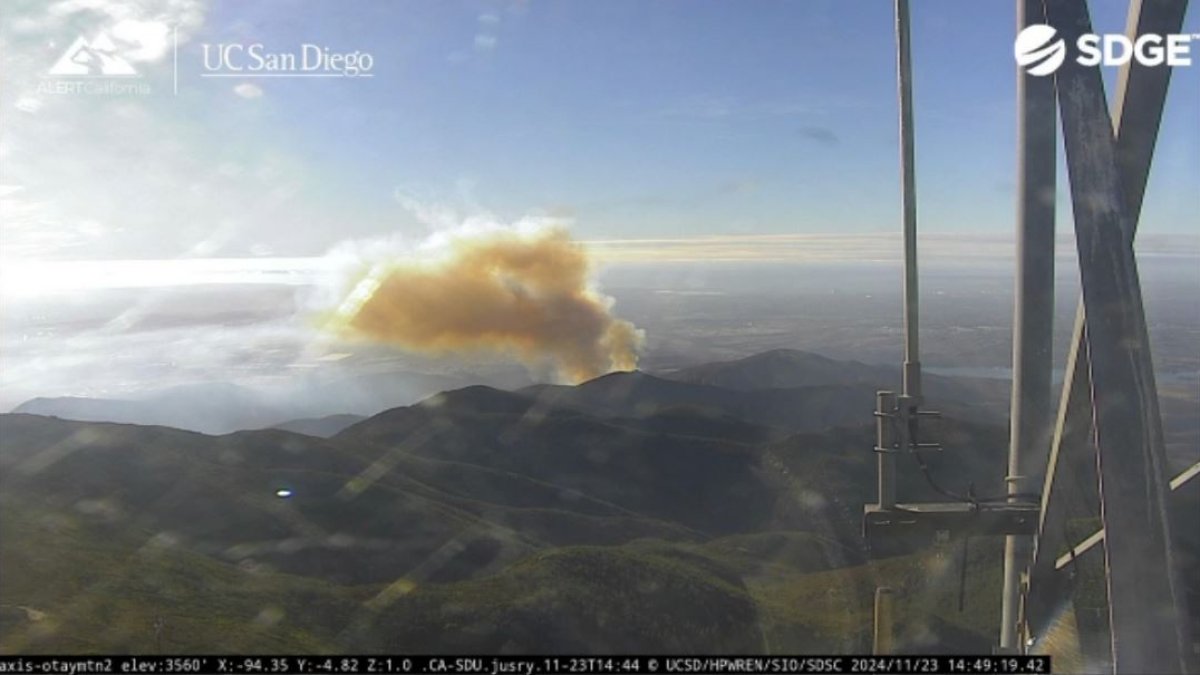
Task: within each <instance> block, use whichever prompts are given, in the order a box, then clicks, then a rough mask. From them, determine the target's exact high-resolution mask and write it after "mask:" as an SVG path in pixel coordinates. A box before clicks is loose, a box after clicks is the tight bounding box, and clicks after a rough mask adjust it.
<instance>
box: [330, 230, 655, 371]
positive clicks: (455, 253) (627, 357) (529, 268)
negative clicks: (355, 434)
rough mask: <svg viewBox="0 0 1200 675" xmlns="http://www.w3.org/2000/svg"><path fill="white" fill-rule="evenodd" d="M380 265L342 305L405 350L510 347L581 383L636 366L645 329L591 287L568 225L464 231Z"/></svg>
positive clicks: (352, 321) (350, 323) (342, 317)
mask: <svg viewBox="0 0 1200 675" xmlns="http://www.w3.org/2000/svg"><path fill="white" fill-rule="evenodd" d="M440 243H441V245H440V246H439V247H438V248H437V249H435V250H432V251H429V250H425V251H421V252H419V253H418V254H415V255H412V256H406V257H404V258H403V259H399V260H391V261H387V262H383V263H379V264H376V265H375V266H374V267H373V268H372V269H371V270H370V271H369V272H367V274H366V275H365V276H364V277H363V278H362V279H361V280H360V281H359V282H358V283H357V285H355V286H354V288H353V290H351V291H350V293H349V294H348V295H347V297H346V298H345V299H344V300H343V301H342V303H341V305H340V306H339V308H338V310H337V320H338V323H339V324H340V325H341V326H342V327H344V328H345V329H346V330H348V331H349V332H350V333H351V334H354V335H358V336H360V337H364V338H367V339H371V340H374V341H379V342H386V343H389V344H393V345H396V346H398V347H401V348H403V349H406V350H411V351H418V352H424V353H429V354H446V353H453V352H464V351H470V350H493V351H501V352H506V353H511V354H513V355H515V356H516V357H517V358H519V359H521V361H523V362H524V363H526V364H529V365H536V364H542V363H545V362H546V361H547V360H549V361H551V362H552V363H553V364H554V366H555V367H556V369H557V370H558V372H559V375H560V376H561V377H563V378H564V379H566V380H569V381H571V382H579V381H583V380H586V379H590V378H593V377H597V376H599V375H603V374H604V373H607V372H610V371H613V370H632V369H633V368H635V367H636V366H637V358H638V353H637V352H638V348H639V346H640V345H641V340H642V332H641V331H639V330H638V329H636V328H635V327H634V326H633V324H632V323H630V322H628V321H623V320H621V319H618V318H616V317H614V316H613V315H612V314H611V313H610V311H609V309H610V306H611V305H612V299H611V298H608V297H606V296H604V295H601V294H599V293H597V292H596V291H594V290H593V289H592V288H591V287H590V285H589V273H590V265H589V262H588V257H587V253H586V252H585V251H584V249H583V248H582V247H581V246H580V245H578V244H576V243H575V242H573V241H572V240H571V238H570V235H569V234H568V233H567V231H566V230H565V229H563V228H561V227H547V228H541V229H538V230H536V231H532V232H529V231H520V230H517V229H513V228H508V229H493V230H490V231H485V232H476V233H472V234H467V233H463V232H460V233H457V234H452V235H450V236H449V237H448V238H445V239H443V240H442V241H441V242H440Z"/></svg>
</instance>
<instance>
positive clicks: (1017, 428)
mask: <svg viewBox="0 0 1200 675" xmlns="http://www.w3.org/2000/svg"><path fill="white" fill-rule="evenodd" d="M1045 21H1046V13H1045V8H1044V7H1043V5H1042V0H1017V30H1018V31H1019V30H1022V29H1024V28H1026V27H1027V26H1030V25H1033V24H1039V23H1045ZM1017 119H1018V123H1017V128H1018V151H1017V152H1018V158H1017V172H1018V180H1017V273H1016V289H1015V291H1016V292H1015V293H1014V295H1015V306H1014V310H1013V379H1012V408H1011V414H1010V416H1009V425H1010V426H1009V447H1008V475H1007V476H1006V483H1007V485H1008V493H1009V494H1010V495H1014V497H1013V498H1014V499H1015V498H1016V497H1015V495H1026V494H1029V493H1031V492H1034V491H1035V490H1036V489H1037V486H1039V485H1040V479H1041V473H1042V472H1043V471H1044V470H1045V467H1046V460H1047V457H1048V456H1049V454H1050V437H1051V428H1052V422H1053V417H1052V415H1053V413H1052V408H1051V381H1050V376H1051V371H1052V369H1053V337H1054V330H1053V327H1054V205H1055V173H1056V170H1057V167H1056V165H1055V141H1056V140H1057V131H1056V122H1055V106H1054V81H1053V80H1052V79H1050V78H1047V77H1039V76H1036V75H1030V74H1029V73H1028V72H1026V71H1025V69H1024V68H1020V67H1018V68H1017ZM1032 552H1033V540H1032V539H1031V538H1030V537H1026V536H1017V535H1012V536H1009V537H1006V538H1005V541H1004V592H1003V596H1002V604H1001V617H1000V647H1001V649H1005V650H1013V649H1016V648H1017V647H1018V641H1019V637H1018V635H1019V630H1018V628H1019V620H1018V618H1019V614H1020V598H1021V574H1022V572H1023V571H1024V570H1025V569H1026V568H1027V567H1028V565H1029V560H1030V556H1031V555H1032Z"/></svg>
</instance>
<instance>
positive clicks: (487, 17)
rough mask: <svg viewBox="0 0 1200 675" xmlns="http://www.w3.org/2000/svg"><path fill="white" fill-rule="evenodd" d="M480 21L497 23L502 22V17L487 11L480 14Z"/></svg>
mask: <svg viewBox="0 0 1200 675" xmlns="http://www.w3.org/2000/svg"><path fill="white" fill-rule="evenodd" d="M479 23H489V24H497V23H500V17H498V16H496V15H495V14H492V13H490V12H487V13H484V14H480V15H479Z"/></svg>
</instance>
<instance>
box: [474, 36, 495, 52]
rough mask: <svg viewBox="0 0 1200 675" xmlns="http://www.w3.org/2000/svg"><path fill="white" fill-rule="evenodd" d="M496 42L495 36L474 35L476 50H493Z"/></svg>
mask: <svg viewBox="0 0 1200 675" xmlns="http://www.w3.org/2000/svg"><path fill="white" fill-rule="evenodd" d="M497 42H498V40H497V39H496V36H494V35H483V34H480V35H476V36H475V49H478V50H481V51H487V50H491V49H495V48H496V43H497Z"/></svg>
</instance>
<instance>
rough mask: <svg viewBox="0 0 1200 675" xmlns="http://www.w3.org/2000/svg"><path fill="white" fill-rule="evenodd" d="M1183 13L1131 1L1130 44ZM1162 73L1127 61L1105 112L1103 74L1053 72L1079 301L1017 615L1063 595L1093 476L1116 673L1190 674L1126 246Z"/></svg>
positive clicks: (1056, 18)
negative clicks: (1079, 513)
mask: <svg viewBox="0 0 1200 675" xmlns="http://www.w3.org/2000/svg"><path fill="white" fill-rule="evenodd" d="M1186 8H1187V0H1133V1H1132V2H1131V6H1130V14H1129V17H1130V21H1129V26H1128V30H1129V32H1130V33H1131V37H1136V35H1140V34H1145V33H1157V34H1168V33H1178V32H1179V31H1180V29H1181V27H1182V24H1183V16H1184V13H1185V11H1186ZM1045 11H1046V18H1047V20H1048V22H1049V23H1050V25H1052V26H1054V27H1055V28H1056V29H1057V30H1058V31H1059V33H1060V35H1062V37H1063V38H1064V39H1066V40H1067V42H1068V43H1069V44H1070V43H1073V42H1074V41H1075V40H1076V39H1077V38H1078V37H1079V36H1080V35H1081V34H1083V33H1090V32H1092V31H1091V20H1090V18H1089V16H1088V8H1087V2H1086V0H1046V1H1045ZM1170 72H1171V69H1170V68H1169V67H1165V66H1159V67H1146V66H1141V65H1139V64H1137V62H1136V60H1131V61H1130V62H1129V63H1128V64H1127V65H1126V66H1123V67H1122V70H1121V73H1120V78H1119V81H1118V90H1117V98H1116V102H1115V104H1114V111H1113V113H1112V115H1111V116H1110V115H1109V110H1108V106H1107V102H1106V100H1105V95H1104V83H1103V80H1102V79H1101V75H1100V71H1099V68H1098V67H1085V66H1081V65H1079V64H1077V63H1076V62H1074V60H1073V59H1067V60H1066V61H1065V62H1064V64H1063V66H1062V67H1061V68H1060V69H1059V70H1058V72H1057V73H1056V74H1055V76H1054V77H1055V88H1056V93H1057V99H1058V107H1059V111H1060V115H1061V121H1062V128H1063V137H1064V141H1065V147H1066V158H1067V167H1068V172H1069V176H1070V184H1071V198H1072V204H1073V207H1074V216H1075V234H1076V243H1077V246H1078V252H1079V267H1080V281H1081V286H1082V290H1083V297H1082V299H1081V302H1080V304H1079V307H1078V310H1077V312H1076V321H1075V328H1074V334H1073V337H1072V343H1071V344H1072V346H1071V350H1070V354H1069V357H1068V363H1067V374H1066V380H1065V381H1064V383H1063V395H1062V399H1061V403H1060V405H1059V412H1058V420H1057V425H1056V428H1055V432H1054V440H1053V444H1052V447H1051V453H1050V458H1049V463H1048V465H1047V472H1046V477H1045V484H1044V488H1043V492H1042V509H1041V521H1040V523H1039V530H1038V537H1037V540H1036V544H1035V549H1034V554H1033V561H1032V565H1031V567H1030V572H1029V577H1028V588H1027V592H1026V596H1025V603H1024V608H1023V609H1024V611H1023V620H1024V624H1025V626H1026V629H1027V630H1028V631H1029V634H1030V635H1039V634H1041V632H1042V631H1043V630H1044V629H1045V627H1046V623H1047V622H1048V620H1049V616H1050V614H1051V612H1052V611H1053V609H1054V604H1055V603H1056V601H1057V600H1058V597H1061V594H1060V593H1056V592H1055V591H1056V590H1061V584H1062V580H1061V578H1057V579H1056V578H1055V576H1056V575H1055V570H1056V559H1057V554H1058V552H1059V550H1061V549H1062V548H1063V547H1064V546H1065V544H1066V542H1065V538H1064V536H1062V532H1063V527H1064V525H1065V521H1066V517H1067V504H1068V502H1069V501H1070V500H1071V498H1072V495H1071V494H1070V491H1071V486H1070V485H1068V484H1067V483H1066V482H1065V481H1064V475H1066V476H1071V475H1072V474H1075V475H1086V474H1087V473H1088V472H1090V473H1092V474H1093V475H1095V476H1096V478H1097V480H1098V484H1099V494H1100V510H1101V514H1100V515H1101V519H1102V523H1103V531H1104V533H1105V534H1104V557H1105V583H1106V590H1107V594H1108V608H1109V617H1108V618H1109V627H1110V636H1111V650H1112V664H1113V668H1114V670H1115V671H1116V672H1131V673H1134V672H1136V673H1152V672H1154V673H1157V672H1185V671H1186V668H1187V663H1186V659H1187V656H1186V653H1187V651H1188V650H1187V635H1188V632H1187V629H1186V627H1185V626H1184V625H1183V623H1184V619H1185V613H1184V612H1182V611H1180V608H1181V606H1182V605H1181V603H1180V602H1179V600H1180V594H1181V591H1180V584H1179V581H1178V578H1177V572H1176V568H1175V564H1174V561H1173V559H1172V553H1171V534H1170V518H1169V512H1168V506H1167V498H1168V496H1169V492H1170V481H1169V478H1168V473H1167V462H1166V453H1165V449H1164V445H1163V432H1162V420H1161V416H1160V414H1159V409H1158V394H1157V388H1156V386H1155V381H1154V371H1153V364H1152V362H1151V358H1150V349H1149V340H1148V336H1147V330H1146V321H1145V312H1144V308H1143V305H1142V293H1141V286H1140V281H1139V277H1138V271H1137V260H1136V256H1135V255H1134V251H1133V237H1134V232H1135V230H1136V224H1137V221H1138V218H1139V216H1140V213H1141V205H1142V198H1143V196H1144V194H1145V187H1146V181H1147V178H1148V176H1149V169H1150V162H1151V158H1152V157H1153V154H1154V145H1155V141H1156V139H1157V136H1158V129H1159V123H1160V121H1161V118H1162V109H1163V103H1164V101H1165V98H1166V91H1167V85H1168V82H1169V80H1170ZM1089 464H1090V465H1091V466H1089ZM1092 467H1094V468H1092ZM1093 536H1095V535H1093ZM1147 572H1149V573H1147ZM1058 576H1059V577H1061V575H1058Z"/></svg>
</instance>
